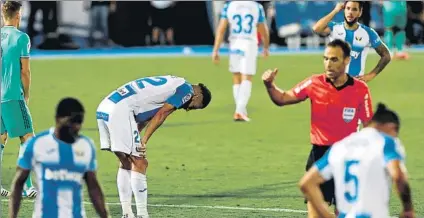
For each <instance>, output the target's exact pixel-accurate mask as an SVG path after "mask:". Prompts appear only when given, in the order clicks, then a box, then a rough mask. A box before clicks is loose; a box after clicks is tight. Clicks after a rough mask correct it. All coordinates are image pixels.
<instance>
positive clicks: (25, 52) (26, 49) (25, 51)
mask: <svg viewBox="0 0 424 218" xmlns="http://www.w3.org/2000/svg"><path fill="white" fill-rule="evenodd" d="M19 47H20V53H21V54H20V55H21V58H29V56H30V55H29V53H30V50H31V41H30V39H29V36H28V35H27V34H24V35H22V36H21V37H20V38H19Z"/></svg>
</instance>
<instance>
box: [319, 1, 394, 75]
mask: <svg viewBox="0 0 424 218" xmlns="http://www.w3.org/2000/svg"><path fill="white" fill-rule="evenodd" d="M362 8H363V2H361V1H347V2H345V3H338V4H337V5H336V7H335V8H334V10H333V11H331V12H330V13H329V14H328V15H326V16H325V17H323V18H321V19H320V20H319V21H318V22H317V23H316V24H315V25H314V26H313V31H314V32H315V33H317V34H319V35H322V36H329V37H330V39H342V40H345V41H346V42H348V43H349V44H350V46H351V49H352V51H351V54H350V56H351V61H350V64H349V66H348V67H347V68H346V72H347V73H348V74H349V75H351V76H353V77H358V78H359V79H361V80H363V81H365V82H369V81H371V80H372V79H374V78H375V77H376V76H377V75H378V74H379V73H380V72H381V71H382V70H383V69H384V68H385V67H386V65H387V64H388V63H389V62H390V60H391V57H390V52H389V50H388V49H387V47H386V45H385V44H384V43H383V42H382V41H381V39H380V37H379V36H378V34H377V32H376V31H375V30H374V29H372V28H371V27H368V26H365V25H363V24H360V23H358V20H359V18H360V17H361V15H362ZM340 11H344V22H340V23H336V22H332V20H333V18H334V16H335V15H336V14H337V13H339V12H340ZM369 47H372V48H374V49H375V51H376V52H377V54H378V55H379V56H380V60H379V61H378V64H377V66H376V67H375V68H374V69H372V70H371V72H369V73H367V74H365V72H364V71H365V64H366V59H367V55H368V50H369Z"/></svg>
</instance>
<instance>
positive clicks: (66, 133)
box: [9, 98, 108, 218]
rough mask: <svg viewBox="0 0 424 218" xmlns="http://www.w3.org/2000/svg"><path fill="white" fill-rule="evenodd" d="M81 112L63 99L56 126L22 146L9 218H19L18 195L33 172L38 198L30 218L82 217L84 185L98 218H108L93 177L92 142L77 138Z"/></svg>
mask: <svg viewBox="0 0 424 218" xmlns="http://www.w3.org/2000/svg"><path fill="white" fill-rule="evenodd" d="M83 121H84V108H83V106H82V104H81V103H80V102H79V101H78V100H77V99H74V98H64V99H62V100H61V101H60V102H59V104H58V105H57V108H56V126H55V127H53V128H51V129H49V130H47V131H45V132H42V133H40V134H38V135H37V136H35V137H33V138H31V139H30V140H29V141H28V142H26V143H25V151H24V153H23V154H22V155H21V156H20V157H19V160H18V167H17V172H16V175H15V178H14V181H13V185H12V199H11V201H9V217H10V218H16V217H18V212H19V208H20V203H21V194H20V193H21V191H22V188H23V185H24V182H25V180H26V179H27V178H28V176H29V174H30V171H31V170H34V171H35V173H36V176H37V182H38V184H39V186H40V195H39V196H37V200H36V202H35V206H34V212H33V217H57V218H72V217H74V218H76V217H85V210H84V204H83V200H84V199H83V193H82V190H83V181H84V180H85V183H86V185H87V190H88V193H89V196H90V199H91V202H92V203H93V206H94V208H95V209H96V211H97V213H98V215H99V216H100V217H102V218H106V217H108V212H107V210H106V205H105V200H104V196H103V192H102V190H101V188H100V185H99V182H98V181H97V177H96V169H97V160H96V148H95V146H94V144H93V141H92V140H91V139H90V138H88V137H86V136H83V135H80V134H79V131H80V130H81V127H82V123H83Z"/></svg>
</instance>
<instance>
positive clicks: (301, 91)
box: [292, 77, 313, 100]
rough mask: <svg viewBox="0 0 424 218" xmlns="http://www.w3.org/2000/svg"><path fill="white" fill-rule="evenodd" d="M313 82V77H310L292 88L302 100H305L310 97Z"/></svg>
mask: <svg viewBox="0 0 424 218" xmlns="http://www.w3.org/2000/svg"><path fill="white" fill-rule="evenodd" d="M312 82H313V78H312V77H309V78H307V79H305V80H304V81H302V82H300V83H299V84H297V85H296V86H295V87H294V88H293V89H292V90H293V93H294V95H295V96H296V97H297V98H298V99H301V100H305V99H306V98H308V97H309V94H310V89H311V85H312Z"/></svg>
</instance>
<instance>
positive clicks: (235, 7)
mask: <svg viewBox="0 0 424 218" xmlns="http://www.w3.org/2000/svg"><path fill="white" fill-rule="evenodd" d="M221 19H227V20H228V23H229V25H230V38H229V39H230V43H235V42H237V41H240V40H241V41H246V40H247V41H248V42H249V41H250V42H251V43H252V44H256V45H257V44H258V38H257V37H258V36H257V25H258V23H263V22H265V12H264V8H263V7H262V5H261V4H259V3H257V2H255V1H230V2H227V3H226V4H225V5H224V8H223V9H222V12H221Z"/></svg>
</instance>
